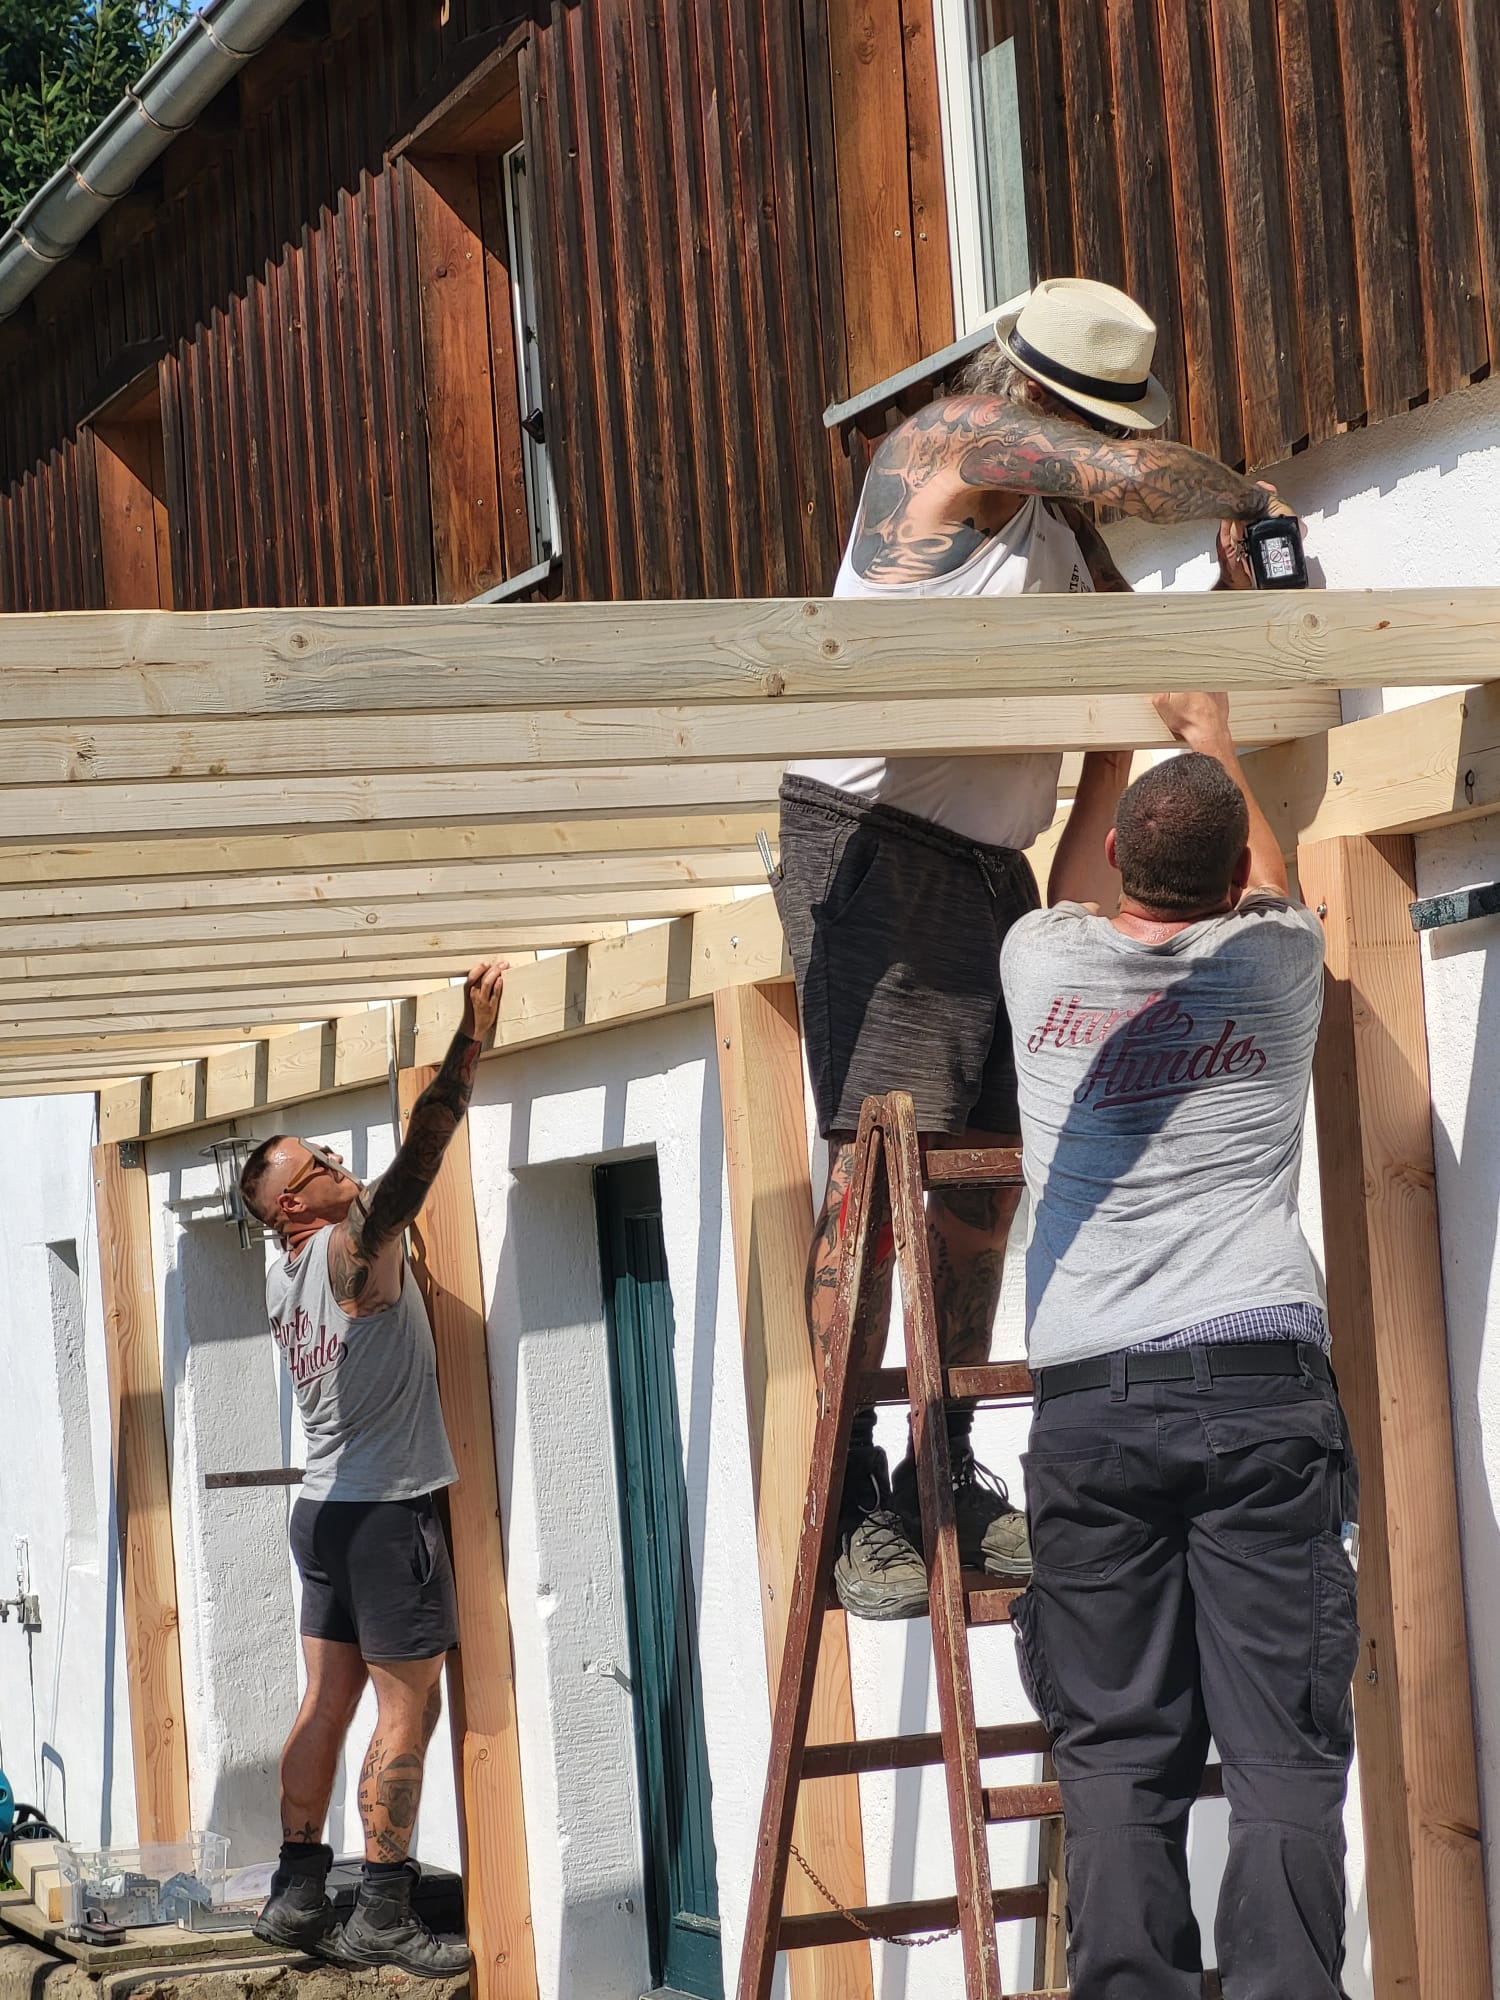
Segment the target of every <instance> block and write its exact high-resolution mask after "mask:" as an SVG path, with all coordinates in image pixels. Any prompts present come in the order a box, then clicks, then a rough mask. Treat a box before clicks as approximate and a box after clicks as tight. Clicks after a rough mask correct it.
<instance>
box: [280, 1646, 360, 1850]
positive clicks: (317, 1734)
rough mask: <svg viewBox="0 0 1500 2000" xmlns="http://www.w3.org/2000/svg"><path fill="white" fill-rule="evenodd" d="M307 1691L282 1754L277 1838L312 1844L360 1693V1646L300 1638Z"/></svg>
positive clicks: (318, 1837) (319, 1830)
mask: <svg viewBox="0 0 1500 2000" xmlns="http://www.w3.org/2000/svg"><path fill="white" fill-rule="evenodd" d="M302 1656H303V1658H304V1660H305V1661H306V1662H307V1692H306V1694H305V1695H304V1696H303V1697H302V1706H301V1708H300V1709H299V1710H298V1712H297V1720H296V1721H295V1722H294V1723H293V1724H292V1733H291V1735H290V1736H288V1738H287V1739H286V1748H285V1749H284V1750H283V1751H282V1753H281V1837H282V1839H283V1840H296V1841H305V1842H308V1843H313V1842H316V1841H319V1840H321V1839H322V1838H323V1822H324V1821H325V1820H326V1819H327V1817H328V1801H329V1799H330V1798H331V1797H332V1795H333V1780H334V1776H335V1774H336V1772H337V1770H338V1763H339V1752H340V1751H341V1750H342V1749H343V1747H344V1738H345V1737H346V1736H347V1735H348V1733H349V1725H350V1723H351V1722H352V1721H353V1720H354V1711H355V1709H356V1708H358V1706H359V1698H360V1696H361V1694H363V1693H364V1686H365V1663H364V1661H363V1660H362V1659H361V1658H360V1657H359V1648H358V1646H347V1645H344V1644H342V1643H341V1642H340V1641H339V1640H336V1639H308V1638H304V1639H303V1641H302Z"/></svg>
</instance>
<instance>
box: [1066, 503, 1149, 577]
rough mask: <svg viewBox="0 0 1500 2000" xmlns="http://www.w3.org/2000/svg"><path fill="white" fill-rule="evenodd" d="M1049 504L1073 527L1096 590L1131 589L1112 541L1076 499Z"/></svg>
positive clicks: (1075, 539) (1076, 540)
mask: <svg viewBox="0 0 1500 2000" xmlns="http://www.w3.org/2000/svg"><path fill="white" fill-rule="evenodd" d="M1047 505H1048V506H1049V507H1050V508H1051V510H1052V512H1053V513H1054V514H1056V516H1057V518H1058V519H1059V520H1060V521H1062V522H1063V523H1064V524H1065V525H1066V526H1067V527H1069V528H1071V529H1072V530H1073V539H1074V541H1075V542H1077V544H1078V548H1079V552H1080V554H1081V555H1082V557H1083V559H1084V561H1085V562H1086V563H1087V564H1088V570H1089V575H1090V576H1091V577H1092V578H1093V580H1094V588H1095V590H1116V591H1117V590H1125V591H1128V590H1129V589H1130V585H1129V584H1128V583H1127V582H1126V581H1125V579H1124V577H1123V576H1122V575H1121V574H1120V572H1119V570H1118V568H1117V567H1116V566H1115V559H1114V557H1113V556H1112V555H1111V554H1110V552H1109V543H1108V542H1107V541H1105V539H1104V537H1103V535H1101V534H1100V532H1099V530H1098V528H1097V527H1096V526H1095V525H1094V520H1093V516H1092V515H1090V514H1085V513H1084V511H1083V509H1082V508H1081V507H1080V506H1079V505H1078V503H1077V501H1076V500H1049V501H1048V503H1047Z"/></svg>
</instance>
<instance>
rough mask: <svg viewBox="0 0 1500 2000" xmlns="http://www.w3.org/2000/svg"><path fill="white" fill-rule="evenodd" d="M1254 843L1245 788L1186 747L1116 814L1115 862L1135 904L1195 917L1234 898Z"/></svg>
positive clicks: (1141, 783)
mask: <svg viewBox="0 0 1500 2000" xmlns="http://www.w3.org/2000/svg"><path fill="white" fill-rule="evenodd" d="M1249 838H1250V814H1249V810H1248V808H1247V807H1246V805H1245V801H1244V797H1243V795H1242V794H1241V792H1240V788H1239V786H1238V785H1237V784H1236V783H1235V782H1234V780H1233V778H1231V777H1230V775H1229V773H1228V772H1227V771H1226V770H1225V769H1224V766H1223V765H1222V764H1221V763H1219V761H1218V759H1217V758H1214V757H1205V756H1202V755H1201V754H1200V753H1199V752H1198V751H1196V750H1186V751H1184V752H1183V753H1182V755H1181V756H1178V757H1171V758H1169V759H1168V760H1167V761H1166V762H1165V763H1163V764H1156V765H1153V767H1152V768H1151V769H1150V770H1149V771H1146V772H1143V773H1142V775H1141V776H1140V777H1139V778H1137V779H1136V781H1135V783H1134V784H1133V785H1130V786H1128V787H1127V788H1126V790H1125V793H1124V795H1123V796H1122V798H1121V800H1120V803H1119V805H1118V807H1117V808H1116V810H1115V861H1116V864H1117V866H1118V867H1119V870H1120V880H1121V884H1122V886H1123V888H1124V891H1125V894H1126V895H1127V896H1128V897H1129V898H1130V900H1131V902H1133V903H1139V904H1140V905H1141V906H1142V908H1144V909H1147V910H1161V911H1165V912H1170V913H1171V914H1173V915H1174V916H1175V915H1193V914H1194V913H1196V912H1197V911H1200V910H1211V909H1214V908H1215V907H1216V906H1217V905H1218V904H1220V903H1222V902H1223V901H1224V899H1225V897H1226V896H1228V894H1229V890H1230V886H1231V884H1232V882H1233V880H1234V870H1235V864H1236V863H1237V862H1238V861H1239V858H1240V856H1241V855H1242V854H1243V853H1244V851H1245V843H1246V842H1247V841H1248V839H1249Z"/></svg>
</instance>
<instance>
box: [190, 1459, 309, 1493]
mask: <svg viewBox="0 0 1500 2000" xmlns="http://www.w3.org/2000/svg"><path fill="white" fill-rule="evenodd" d="M301 1483H302V1468H301V1466H300V1465H273V1466H268V1467H267V1468H266V1470H265V1471H264V1472H205V1473H204V1475H203V1490H204V1492H205V1493H222V1492H224V1491H225V1490H226V1489H227V1488H229V1487H232V1486H300V1485H301Z"/></svg>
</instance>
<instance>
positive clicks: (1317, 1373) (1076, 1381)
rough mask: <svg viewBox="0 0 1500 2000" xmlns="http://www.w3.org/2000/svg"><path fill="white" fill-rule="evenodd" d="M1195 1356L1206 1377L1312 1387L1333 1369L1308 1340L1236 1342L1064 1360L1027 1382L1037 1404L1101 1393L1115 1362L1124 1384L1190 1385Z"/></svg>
mask: <svg viewBox="0 0 1500 2000" xmlns="http://www.w3.org/2000/svg"><path fill="white" fill-rule="evenodd" d="M1198 1354H1201V1355H1202V1356H1203V1357H1204V1359H1205V1360H1206V1361H1207V1363H1208V1372H1209V1374H1210V1375H1212V1376H1219V1375H1311V1376H1312V1378H1313V1380H1314V1381H1315V1382H1331V1381H1332V1380H1333V1370H1332V1369H1331V1368H1330V1367H1329V1365H1328V1357H1327V1355H1325V1354H1324V1353H1323V1352H1322V1350H1321V1349H1320V1348H1317V1347H1314V1346H1313V1344H1312V1342H1311V1341H1310V1340H1237V1341H1225V1342H1223V1343H1222V1344H1221V1345H1217V1346H1216V1345H1214V1344H1213V1343H1212V1342H1210V1343H1209V1344H1208V1345H1207V1346H1204V1347H1178V1348H1174V1349H1173V1350H1172V1352H1171V1353H1169V1354H1096V1355H1094V1356H1093V1358H1092V1359H1091V1360H1089V1361H1065V1362H1063V1363H1061V1364H1060V1365H1059V1366H1057V1367H1055V1368H1039V1369H1037V1370H1036V1371H1035V1373H1034V1376H1033V1380H1034V1381H1035V1383H1036V1399H1037V1401H1038V1402H1039V1403H1045V1402H1048V1401H1050V1400H1051V1398H1052V1397H1053V1396H1072V1395H1074V1394H1076V1393H1077V1391H1078V1390H1080V1389H1107V1388H1108V1387H1109V1386H1110V1384H1111V1382H1112V1381H1113V1380H1114V1379H1115V1371H1116V1369H1117V1368H1118V1366H1119V1364H1120V1363H1121V1362H1123V1363H1124V1365H1125V1381H1126V1383H1127V1385H1128V1384H1129V1383H1131V1382H1190V1381H1192V1379H1193V1377H1194V1376H1195V1374H1196V1373H1197V1370H1196V1369H1195V1368H1194V1366H1193V1357H1194V1356H1195V1355H1198Z"/></svg>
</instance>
